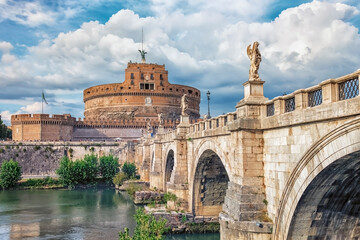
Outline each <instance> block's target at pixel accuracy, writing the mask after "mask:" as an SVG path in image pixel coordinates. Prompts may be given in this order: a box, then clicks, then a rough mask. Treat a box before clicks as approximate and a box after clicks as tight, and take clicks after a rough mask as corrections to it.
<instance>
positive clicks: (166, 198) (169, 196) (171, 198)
mask: <svg viewBox="0 0 360 240" xmlns="http://www.w3.org/2000/svg"><path fill="white" fill-rule="evenodd" d="M176 200H177V196H176V195H175V194H174V193H171V192H167V193H165V194H164V201H165V202H169V201H172V202H174V203H175V201H176Z"/></svg>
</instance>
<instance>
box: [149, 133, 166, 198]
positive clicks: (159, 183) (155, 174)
mask: <svg viewBox="0 0 360 240" xmlns="http://www.w3.org/2000/svg"><path fill="white" fill-rule="evenodd" d="M160 136H161V135H157V136H156V139H155V140H154V149H153V151H152V152H153V156H152V158H151V171H150V187H151V188H156V189H159V190H160V191H164V176H163V169H162V168H163V166H162V160H161V159H162V143H161V139H160Z"/></svg>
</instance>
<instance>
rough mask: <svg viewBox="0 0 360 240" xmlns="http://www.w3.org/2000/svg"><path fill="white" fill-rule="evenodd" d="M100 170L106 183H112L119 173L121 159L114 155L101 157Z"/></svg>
mask: <svg viewBox="0 0 360 240" xmlns="http://www.w3.org/2000/svg"><path fill="white" fill-rule="evenodd" d="M99 160H100V165H99V170H100V174H101V176H102V177H103V178H104V180H105V181H107V182H111V180H112V179H113V178H114V176H115V174H116V173H117V172H119V159H118V158H116V157H115V158H114V156H113V155H108V156H102V157H100V159H99Z"/></svg>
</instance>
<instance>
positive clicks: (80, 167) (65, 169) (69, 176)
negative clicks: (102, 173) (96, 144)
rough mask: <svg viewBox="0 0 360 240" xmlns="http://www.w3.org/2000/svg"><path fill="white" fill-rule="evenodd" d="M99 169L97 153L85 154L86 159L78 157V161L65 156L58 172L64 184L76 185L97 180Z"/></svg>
mask: <svg viewBox="0 0 360 240" xmlns="http://www.w3.org/2000/svg"><path fill="white" fill-rule="evenodd" d="M98 171H99V167H98V160H97V157H96V156H95V155H85V157H84V159H77V160H76V161H71V160H70V159H69V158H68V157H63V158H62V159H61V161H60V166H59V168H58V169H57V170H56V173H57V174H58V175H59V178H60V180H61V182H62V183H63V184H65V185H67V186H74V185H77V184H88V183H93V182H95V179H96V177H97V174H98Z"/></svg>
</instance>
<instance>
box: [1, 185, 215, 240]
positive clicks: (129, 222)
mask: <svg viewBox="0 0 360 240" xmlns="http://www.w3.org/2000/svg"><path fill="white" fill-rule="evenodd" d="M135 209H136V207H135V205H134V204H133V202H132V201H131V199H130V198H129V197H128V196H127V195H126V194H123V193H116V192H115V191H114V190H71V191H69V190H26V191H24V190H22V191H18V190H14V191H0V239H90V240H92V239H94V240H95V239H96V240H97V239H118V232H119V231H120V230H122V229H123V228H124V227H128V228H129V229H130V231H131V232H132V231H133V229H134V227H135V220H134V219H133V215H134V214H135ZM166 239H171V240H175V239H176V240H178V239H179V240H180V239H187V240H195V239H196V240H205V239H206V240H207V239H209V240H217V239H220V236H219V234H188V235H185V234H182V235H171V236H167V238H166Z"/></svg>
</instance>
